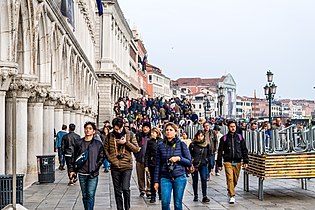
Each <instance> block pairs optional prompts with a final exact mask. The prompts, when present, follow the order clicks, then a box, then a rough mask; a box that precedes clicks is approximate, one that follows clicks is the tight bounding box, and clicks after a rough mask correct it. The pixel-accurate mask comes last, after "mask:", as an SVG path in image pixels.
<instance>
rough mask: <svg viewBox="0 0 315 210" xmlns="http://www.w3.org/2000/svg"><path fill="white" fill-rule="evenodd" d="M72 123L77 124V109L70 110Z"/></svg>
mask: <svg viewBox="0 0 315 210" xmlns="http://www.w3.org/2000/svg"><path fill="white" fill-rule="evenodd" d="M70 123H73V124H75V110H71V111H70Z"/></svg>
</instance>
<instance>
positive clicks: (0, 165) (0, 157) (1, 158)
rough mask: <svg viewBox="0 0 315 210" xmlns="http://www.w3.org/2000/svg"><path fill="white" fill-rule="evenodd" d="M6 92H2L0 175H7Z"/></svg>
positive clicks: (0, 101) (0, 110) (0, 95)
mask: <svg viewBox="0 0 315 210" xmlns="http://www.w3.org/2000/svg"><path fill="white" fill-rule="evenodd" d="M5 95H6V92H5V91H0V174H4V173H5V124H6V123H5V122H6V121H5V118H6V117H5V116H6V114H5Z"/></svg>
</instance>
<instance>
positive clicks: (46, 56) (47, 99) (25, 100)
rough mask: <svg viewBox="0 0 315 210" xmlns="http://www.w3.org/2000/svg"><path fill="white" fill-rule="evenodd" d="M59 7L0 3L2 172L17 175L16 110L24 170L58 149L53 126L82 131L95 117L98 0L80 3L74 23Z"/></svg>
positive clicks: (54, 2)
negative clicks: (14, 170)
mask: <svg viewBox="0 0 315 210" xmlns="http://www.w3.org/2000/svg"><path fill="white" fill-rule="evenodd" d="M60 5H61V1H60V0H59V1H58V0H50V1H39V0H38V1H33V0H6V1H1V2H0V10H1V12H0V16H1V18H0V20H1V24H0V49H1V51H0V118H1V119H0V174H3V173H7V174H10V173H12V136H13V133H12V126H13V125H12V123H14V121H15V120H13V118H12V116H13V115H14V114H16V123H15V126H16V129H17V132H16V140H17V146H16V151H17V152H16V154H17V173H23V174H35V173H36V171H37V169H36V166H37V160H36V155H43V154H53V153H54V129H56V131H59V130H60V129H61V126H62V124H67V125H68V124H69V123H75V124H76V125H77V132H78V133H80V134H81V135H82V134H83V124H84V122H86V121H88V120H95V119H96V115H97V108H98V107H97V102H98V94H97V93H98V79H97V75H96V74H95V72H94V69H95V44H96V41H95V37H96V33H95V25H94V23H95V18H96V17H97V14H96V12H97V11H96V7H95V1H93V0H88V1H83V0H75V1H74V4H73V8H72V10H71V11H72V14H74V15H73V16H72V20H74V22H72V23H71V24H69V21H67V19H69V17H65V16H63V15H62V14H61V12H60ZM73 18H75V19H73ZM14 95H16V102H15V100H13V98H15V97H13V96H14ZM14 107H15V108H16V113H13V110H14Z"/></svg>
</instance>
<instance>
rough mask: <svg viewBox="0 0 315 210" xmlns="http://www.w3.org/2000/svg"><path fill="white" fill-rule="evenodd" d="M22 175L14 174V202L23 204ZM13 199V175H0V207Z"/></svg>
mask: <svg viewBox="0 0 315 210" xmlns="http://www.w3.org/2000/svg"><path fill="white" fill-rule="evenodd" d="M23 177H24V174H17V175H16V203H19V204H21V205H23ZM12 201H13V176H12V175H0V209H2V208H3V207H5V206H6V205H8V204H12Z"/></svg>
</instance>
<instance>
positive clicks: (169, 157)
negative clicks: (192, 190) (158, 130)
mask: <svg viewBox="0 0 315 210" xmlns="http://www.w3.org/2000/svg"><path fill="white" fill-rule="evenodd" d="M177 131H178V127H177V125H175V124H174V123H171V122H169V123H167V124H166V125H165V138H164V140H163V141H162V142H161V143H159V144H158V147H157V154H156V167H155V173H154V188H155V190H158V188H159V185H161V195H162V210H170V202H171V193H172V191H173V197H174V207H175V210H182V209H183V207H182V201H183V196H184V191H185V187H186V183H187V180H186V167H190V166H191V156H190V153H189V151H188V149H187V146H186V144H185V143H183V142H181V140H180V139H179V138H178V136H177Z"/></svg>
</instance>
